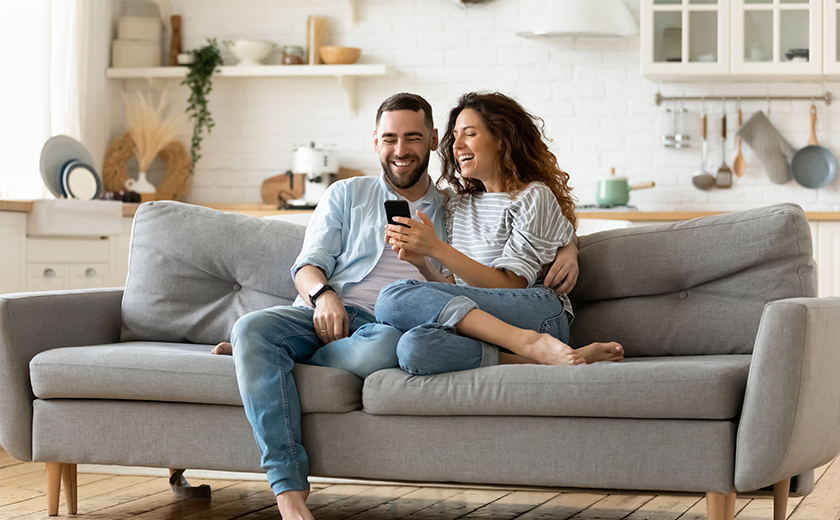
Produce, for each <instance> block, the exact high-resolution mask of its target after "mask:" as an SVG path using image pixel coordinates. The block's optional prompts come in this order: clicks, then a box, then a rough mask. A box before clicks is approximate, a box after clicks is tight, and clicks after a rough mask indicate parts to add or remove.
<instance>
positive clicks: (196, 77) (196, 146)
mask: <svg viewBox="0 0 840 520" xmlns="http://www.w3.org/2000/svg"><path fill="white" fill-rule="evenodd" d="M190 54H191V55H192V56H193V57H194V58H195V60H194V61H193V63H191V64H190V65H189V70H188V71H187V77H186V78H184V81H182V82H181V84H182V85H187V86H188V87H189V88H190V97H189V98H188V99H187V113H188V114H189V115H190V119H192V120H194V126H193V135H192V147H191V149H190V153H191V154H192V163H193V169H194V168H195V164H196V163H197V162H198V160H199V159H201V155H200V154H199V153H198V152H199V151H201V140H202V137H201V132H202V129H206V130H207V132H208V133H210V129H211V128H213V126H214V125H215V124H216V123H215V122H214V121H213V117H212V116H211V115H210V110H209V109H208V108H207V95H208V94H209V93H210V91H211V90H213V82H212V81H211V79H210V78H211V76H212V75H213V73H214V72H215V71H216V68H217V67H219V66H220V65H221V64H222V55H221V53H220V52H219V45H218V44H217V43H216V39H215V38H212V39H211V38H208V39H207V45H205V46H204V47H201V48H200V49H194V50H191V51H190Z"/></svg>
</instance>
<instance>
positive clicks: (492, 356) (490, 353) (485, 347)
mask: <svg viewBox="0 0 840 520" xmlns="http://www.w3.org/2000/svg"><path fill="white" fill-rule="evenodd" d="M498 364H499V347H497V346H496V345H491V344H490V343H485V342H483V341H482V342H481V366H482V367H494V366H496V365H498Z"/></svg>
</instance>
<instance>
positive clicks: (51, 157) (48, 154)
mask: <svg viewBox="0 0 840 520" xmlns="http://www.w3.org/2000/svg"><path fill="white" fill-rule="evenodd" d="M92 164H93V157H91V156H90V152H88V151H87V148H85V147H84V145H82V143H80V142H78V141H76V140H75V139H73V138H72V137H70V136H66V135H57V136H55V137H51V138H50V139H49V140H47V142H46V143H44V147H43V148H42V149H41V178H42V179H43V180H44V184H45V185H46V186H47V189H48V190H50V193H52V194H53V195H55V197H56V198H68V199H80V200H93V199H98V198H99V195H100V194H101V193H102V181H101V180H100V179H99V175H97V173H96V170H94V169H93V166H92Z"/></svg>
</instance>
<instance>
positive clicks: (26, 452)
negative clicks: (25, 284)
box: [0, 288, 123, 460]
mask: <svg viewBox="0 0 840 520" xmlns="http://www.w3.org/2000/svg"><path fill="white" fill-rule="evenodd" d="M122 295H123V289H122V288H111V289H84V290H75V291H52V292H43V293H16V294H4V295H0V445H2V446H3V449H5V450H6V452H8V453H9V455H11V456H12V457H14V458H16V459H19V460H32V402H33V401H34V399H35V396H34V395H33V394H32V385H31V383H30V380H29V361H30V360H31V359H32V358H33V357H35V356H36V355H37V354H39V353H41V352H44V351H46V350H50V349H54V348H60V347H76V346H82V345H99V344H104V343H116V342H118V341H119V340H120V307H121V304H122Z"/></svg>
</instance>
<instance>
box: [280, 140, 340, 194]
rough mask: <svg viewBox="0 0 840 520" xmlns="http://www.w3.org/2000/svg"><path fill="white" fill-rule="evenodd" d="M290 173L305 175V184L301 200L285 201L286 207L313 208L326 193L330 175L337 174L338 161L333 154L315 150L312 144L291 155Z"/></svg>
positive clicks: (323, 150) (298, 149) (301, 147)
mask: <svg viewBox="0 0 840 520" xmlns="http://www.w3.org/2000/svg"><path fill="white" fill-rule="evenodd" d="M292 171H293V172H294V173H304V174H306V182H305V183H304V186H305V187H304V189H303V198H302V199H295V200H289V201H287V203H286V205H287V207H296V208H314V207H315V206H316V205H317V204H318V201H320V200H321V197H323V195H324V193H326V191H327V187H328V186H329V185H330V181H331V180H332V178H331V177H332V175H334V174H337V173H338V160H337V159H336V158H335V154H333V152H331V151H329V150H325V149H322V148H317V147H316V146H315V143H314V142H313V143H310V144H309V145H308V146H299V147H298V148H297V149H296V150H295V151H294V152H293V153H292Z"/></svg>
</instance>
